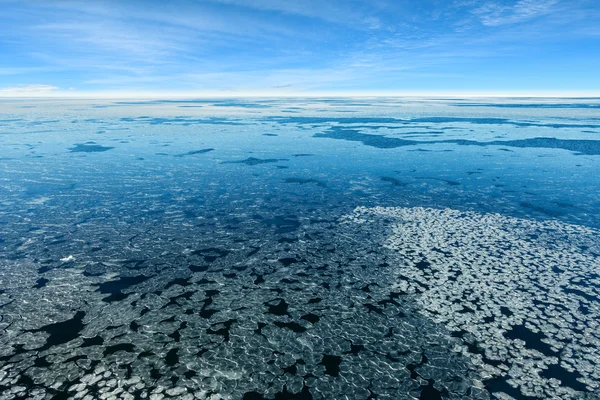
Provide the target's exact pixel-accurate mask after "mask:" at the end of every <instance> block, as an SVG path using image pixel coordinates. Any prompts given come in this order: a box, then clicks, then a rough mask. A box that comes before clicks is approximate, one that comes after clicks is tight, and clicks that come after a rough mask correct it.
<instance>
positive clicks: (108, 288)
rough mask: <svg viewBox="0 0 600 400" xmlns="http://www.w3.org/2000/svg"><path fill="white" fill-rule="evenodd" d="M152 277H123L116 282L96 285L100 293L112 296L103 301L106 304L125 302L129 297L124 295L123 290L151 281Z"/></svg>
mask: <svg viewBox="0 0 600 400" xmlns="http://www.w3.org/2000/svg"><path fill="white" fill-rule="evenodd" d="M150 278H151V277H150V276H146V275H137V276H121V277H119V279H117V280H114V281H108V282H103V283H99V284H95V286H98V289H97V290H98V291H99V292H100V293H102V294H110V296H107V297H105V298H103V299H102V300H104V301H106V302H112V301H118V300H123V299H125V298H127V296H129V295H128V294H125V293H123V290H125V289H128V288H130V287H132V286H135V285H138V284H140V283H142V282H145V281H147V280H148V279H150Z"/></svg>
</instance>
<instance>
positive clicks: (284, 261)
mask: <svg viewBox="0 0 600 400" xmlns="http://www.w3.org/2000/svg"><path fill="white" fill-rule="evenodd" d="M278 261H279V262H280V263H282V264H283V266H284V267H289V266H290V265H292V264H296V263H298V262H300V260H298V259H297V258H294V257H285V258H280V259H279V260H278Z"/></svg>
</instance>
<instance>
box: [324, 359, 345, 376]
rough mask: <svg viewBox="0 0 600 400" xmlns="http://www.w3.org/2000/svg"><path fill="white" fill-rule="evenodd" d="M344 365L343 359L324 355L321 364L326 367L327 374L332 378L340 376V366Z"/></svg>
mask: <svg viewBox="0 0 600 400" xmlns="http://www.w3.org/2000/svg"><path fill="white" fill-rule="evenodd" d="M341 363H342V357H340V356H335V355H330V354H324V355H323V359H322V360H321V362H320V363H319V364H320V365H323V366H325V374H327V375H331V376H340V364H341Z"/></svg>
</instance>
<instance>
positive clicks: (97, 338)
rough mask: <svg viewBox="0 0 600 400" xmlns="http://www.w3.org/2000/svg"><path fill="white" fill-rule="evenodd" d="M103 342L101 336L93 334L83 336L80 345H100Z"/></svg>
mask: <svg viewBox="0 0 600 400" xmlns="http://www.w3.org/2000/svg"><path fill="white" fill-rule="evenodd" d="M103 344H104V339H103V338H102V337H101V336H94V337H93V338H83V344H82V345H81V347H90V346H102V345H103Z"/></svg>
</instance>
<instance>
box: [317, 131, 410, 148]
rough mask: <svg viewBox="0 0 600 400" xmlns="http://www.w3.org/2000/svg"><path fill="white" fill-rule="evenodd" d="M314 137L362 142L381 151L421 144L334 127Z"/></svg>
mask: <svg viewBox="0 0 600 400" xmlns="http://www.w3.org/2000/svg"><path fill="white" fill-rule="evenodd" d="M313 137H316V138H328V139H338V140H347V141H351V142H361V143H362V144H364V145H366V146H371V147H377V148H379V149H394V148H397V147H404V146H415V145H418V144H419V143H420V142H417V141H414V140H404V139H398V138H389V137H386V136H381V135H371V134H366V133H361V132H359V131H358V130H355V129H347V128H340V127H332V128H330V129H328V130H327V131H326V132H325V133H315V134H314V135H313Z"/></svg>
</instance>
